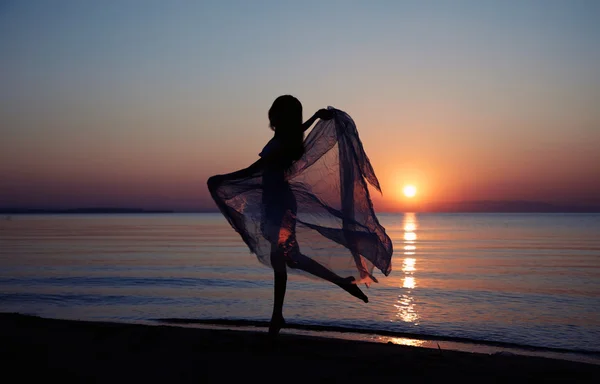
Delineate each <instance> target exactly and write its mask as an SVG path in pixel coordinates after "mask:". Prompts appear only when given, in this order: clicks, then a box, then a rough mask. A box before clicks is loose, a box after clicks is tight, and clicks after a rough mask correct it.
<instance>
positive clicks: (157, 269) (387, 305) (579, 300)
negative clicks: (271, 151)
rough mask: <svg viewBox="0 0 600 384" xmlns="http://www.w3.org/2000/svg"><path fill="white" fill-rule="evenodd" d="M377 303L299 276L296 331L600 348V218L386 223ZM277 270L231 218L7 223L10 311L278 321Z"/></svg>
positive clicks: (288, 306)
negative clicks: (387, 243)
mask: <svg viewBox="0 0 600 384" xmlns="http://www.w3.org/2000/svg"><path fill="white" fill-rule="evenodd" d="M379 219H380V221H381V223H382V224H383V225H384V226H385V228H386V231H387V233H388V234H389V236H390V237H391V239H392V240H393V243H394V256H393V271H392V273H391V274H390V275H389V276H388V277H385V276H383V275H382V274H381V273H376V275H375V276H376V277H377V278H378V279H379V284H373V285H372V286H371V287H370V288H369V289H366V288H365V289H363V291H365V293H366V294H367V295H368V296H369V300H370V302H369V303H368V304H365V303H363V302H361V301H359V300H357V299H355V298H354V297H351V296H349V295H348V294H347V293H346V292H344V291H342V290H341V289H339V288H338V287H336V286H334V285H331V284H329V283H326V282H323V281H316V280H312V279H308V278H306V277H304V276H297V275H290V277H289V283H288V292H287V296H286V303H285V308H284V315H285V317H286V319H287V321H288V322H294V323H299V324H307V325H324V326H341V327H348V328H360V329H365V330H373V331H374V332H376V331H377V330H384V331H392V332H402V333H410V334H415V335H433V336H442V337H457V338H468V339H473V340H480V341H491V342H503V343H514V344H520V345H524V346H534V347H548V348H561V349H569V350H575V351H596V352H599V351H600V215H599V214H412V213H407V214H380V215H379ZM271 305H272V271H271V270H270V269H268V268H267V267H265V266H263V265H261V264H259V263H258V261H257V260H256V258H255V256H254V255H252V254H250V253H249V251H248V249H247V248H246V246H245V245H244V244H243V243H242V241H241V240H240V238H239V236H238V235H237V233H235V232H234V231H233V230H232V229H231V227H229V225H228V224H227V222H226V221H225V219H224V218H223V217H222V216H221V215H220V214H157V215H153V214H138V215H133V214H132V215H17V216H12V217H10V218H8V217H7V218H0V312H20V313H26V314H35V315H40V316H45V317H54V318H67V319H85V320H110V321H127V322H146V321H151V320H153V319H161V318H188V319H190V318H191V319H233V320H243V319H245V320H264V321H268V320H269V318H270V314H271Z"/></svg>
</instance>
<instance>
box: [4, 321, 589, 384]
mask: <svg viewBox="0 0 600 384" xmlns="http://www.w3.org/2000/svg"><path fill="white" fill-rule="evenodd" d="M0 358H1V360H0V362H1V366H2V368H3V369H2V377H3V378H5V379H8V378H11V377H12V378H13V379H11V380H8V381H6V382H25V381H29V380H38V381H39V380H43V382H49V381H50V380H60V382H63V383H64V382H67V381H68V382H101V383H104V382H106V383H109V382H111V383H114V382H119V383H121V382H128V383H137V382H140V383H154V382H164V383H173V382H196V383H197V382H202V383H205V382H225V383H228V382H232V381H237V382H240V381H244V382H254V381H259V382H262V383H264V382H279V383H290V382H294V383H297V382H324V381H327V382H354V381H356V380H369V381H372V380H389V379H391V380H393V381H391V382H390V383H392V382H393V383H400V382H424V381H425V382H427V381H430V382H434V381H435V382H437V383H452V382H462V383H464V382H540V381H542V382H544V381H546V382H547V381H550V382H565V383H566V382H590V383H597V382H600V366H597V365H591V364H584V363H575V362H569V361H562V360H550V359H545V358H538V357H524V356H498V355H495V356H490V355H483V354H473V353H466V352H455V351H438V350H432V349H425V348H415V347H406V346H399V345H388V344H379V343H368V342H356V341H347V340H335V339H324V338H318V337H308V336H296V335H282V336H281V338H280V341H279V342H278V343H277V344H276V345H273V344H272V343H270V342H269V341H268V340H267V338H266V335H265V334H264V333H258V332H240V331H227V330H210V329H193V328H182V327H171V326H148V325H137V324H135V325H134V324H121V323H100V322H84V321H68V320H54V319H43V318H38V317H31V316H23V315H16V314H0ZM3 381H4V380H3Z"/></svg>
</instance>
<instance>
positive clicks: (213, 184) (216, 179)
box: [206, 175, 226, 190]
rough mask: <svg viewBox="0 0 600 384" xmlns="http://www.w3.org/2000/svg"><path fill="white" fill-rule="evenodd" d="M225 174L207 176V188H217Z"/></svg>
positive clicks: (223, 179)
mask: <svg viewBox="0 0 600 384" xmlns="http://www.w3.org/2000/svg"><path fill="white" fill-rule="evenodd" d="M225 179H226V178H225V175H215V176H211V177H209V178H208V181H207V182H206V184H207V185H208V189H210V190H214V189H216V188H218V187H219V186H220V185H221V184H223V182H224V181H225Z"/></svg>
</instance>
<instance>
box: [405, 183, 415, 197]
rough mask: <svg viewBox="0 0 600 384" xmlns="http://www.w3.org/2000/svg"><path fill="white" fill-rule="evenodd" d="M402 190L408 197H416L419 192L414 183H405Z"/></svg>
mask: <svg viewBox="0 0 600 384" xmlns="http://www.w3.org/2000/svg"><path fill="white" fill-rule="evenodd" d="M402 192H403V193H404V196H406V197H415V195H416V194H417V187H415V186H414V185H405V186H404V188H403V189H402Z"/></svg>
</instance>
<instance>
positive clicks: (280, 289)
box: [269, 247, 287, 336]
mask: <svg viewBox="0 0 600 384" xmlns="http://www.w3.org/2000/svg"><path fill="white" fill-rule="evenodd" d="M271 266H272V267H273V271H274V295H273V315H272V316H271V324H270V325H269V335H271V336H277V335H278V334H279V330H280V329H281V327H283V326H284V325H285V320H284V319H283V301H284V299H285V290H286V286H287V270H286V265H285V259H284V256H283V252H281V250H280V249H277V247H272V249H271Z"/></svg>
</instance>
